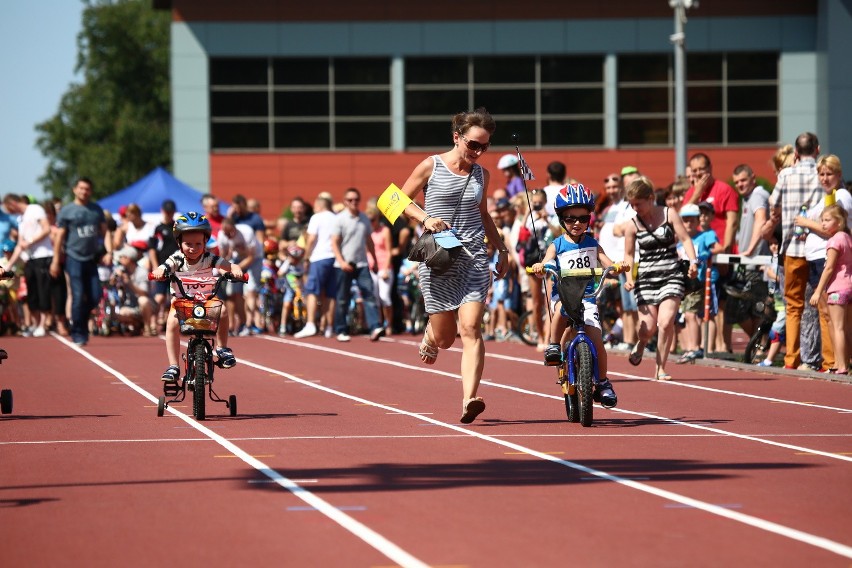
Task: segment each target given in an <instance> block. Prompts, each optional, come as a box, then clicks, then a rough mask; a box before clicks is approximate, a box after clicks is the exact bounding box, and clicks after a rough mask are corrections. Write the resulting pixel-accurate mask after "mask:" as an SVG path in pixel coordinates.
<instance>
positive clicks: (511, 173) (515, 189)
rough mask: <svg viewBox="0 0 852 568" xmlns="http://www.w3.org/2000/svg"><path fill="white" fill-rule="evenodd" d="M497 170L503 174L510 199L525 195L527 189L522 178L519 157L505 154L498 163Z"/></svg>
mask: <svg viewBox="0 0 852 568" xmlns="http://www.w3.org/2000/svg"><path fill="white" fill-rule="evenodd" d="M497 169H498V170H500V171H501V172H503V176H504V177H505V180H506V183H505V186H504V187H505V189H506V195H507V196H508V197H514V196H515V195H518V194H519V193H523V192H524V189H525V185H524V178H523V177H521V166H520V164H518V157H517V156H516V155H514V154H504V155H502V156H500V160H499V161H498V162H497Z"/></svg>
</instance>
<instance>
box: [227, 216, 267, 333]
mask: <svg viewBox="0 0 852 568" xmlns="http://www.w3.org/2000/svg"><path fill="white" fill-rule="evenodd" d="M216 246H217V247H218V249H219V256H221V257H222V258H223V259H225V260H226V261H227V262H229V263H230V264H236V265H238V266H239V267H240V273H241V274H248V273H249V270H250V269H251V268H252V267H254V266H255V264H256V259H257V256H258V254H259V255H260V262H261V265H262V264H263V253H262V250H261V252H260V253H259V252H258V246H257V241H256V240H255V238H254V232H253V231H251V229H248V230H246V231H241V230H239V229H238V228H237V225H236V224H235V223H234V220H233V219H232V218H230V217H225V218H224V219H223V220H222V228H221V230H220V231H219V234H218V236H217V237H216ZM249 278H251V275H249ZM257 282H260V277H259V276H258V278H257ZM225 297H226V304H227V307H228V312H229V313H230V314H232V315H231V318H230V325H231V331H232V332H234V333H235V334H239V333H240V332H242V331H244V330H246V329H248V327H249V326H250V325H251V321H250V320H249V319H248V318H247V315H246V309H245V284H243V283H242V282H228V283H227V285H226V286H225Z"/></svg>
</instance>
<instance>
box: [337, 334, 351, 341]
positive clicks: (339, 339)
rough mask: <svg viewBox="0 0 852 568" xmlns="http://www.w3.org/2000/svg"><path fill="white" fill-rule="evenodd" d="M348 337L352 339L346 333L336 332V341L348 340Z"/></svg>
mask: <svg viewBox="0 0 852 568" xmlns="http://www.w3.org/2000/svg"><path fill="white" fill-rule="evenodd" d="M350 339H352V338H351V337H349V336H348V335H346V334H345V333H338V334H337V340H338V341H343V342H346V341H349V340H350Z"/></svg>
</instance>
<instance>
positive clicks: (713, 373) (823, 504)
mask: <svg viewBox="0 0 852 568" xmlns="http://www.w3.org/2000/svg"><path fill="white" fill-rule="evenodd" d="M232 346H233V347H234V351H235V353H236V355H237V357H238V359H239V361H240V363H239V364H238V366H237V367H235V368H233V369H231V370H228V371H219V372H218V373H217V375H216V383H215V387H216V390H217V391H218V393H219V394H220V395H221V396H222V397H223V398H227V395H228V394H231V393H234V394H236V395H237V396H238V400H239V405H238V408H239V413H240V414H239V416H237V417H235V418H231V417H229V416H227V410H226V409H225V407H224V405H220V404H214V403H208V412H209V414H210V418H209V419H208V420H206V421H204V422H202V423H198V422H196V421H194V420H193V419H191V418H187V416H186V413H191V403H190V402H187V403H184V404H185V405H184V406H178V407H172V410H173V411H174V413H172V412H170V411H167V412H166V415H165V416H164V417H162V418H158V417H157V416H156V408H155V404H156V402H155V401H156V397H157V396H159V395H160V394H161V384H160V381H159V375H160V373H161V372H162V370H163V368H164V367H165V348H164V345H163V342H162V340H161V339H156V338H150V339H149V338H93V339H92V341H91V342H90V343H89V345H88V346H87V347H85V348H84V349H78V348H76V347H75V346H73V345H71V344H69V343H68V342H66V341H64V340H62V339H60V338H56V337H53V338H50V337H49V338H45V339H21V338H4V343H3V344H2V345H0V347H3V348H5V349H6V350H7V351H8V352H9V359H8V360H7V361H5V362H4V363H3V364H2V368H0V387H2V388H11V389H12V390H13V392H14V400H15V406H14V412H13V414H11V415H4V416H3V417H2V418H0V563H2V565H3V566H4V567H12V566H57V565H74V566H116V565H121V566H152V565H155V564H165V565H180V566H190V567H191V566H239V565H251V564H257V565H276V566H365V567H373V566H394V565H404V566H423V565H429V566H454V567H462V566H471V567H472V566H488V567H498V566H507V567H517V566H562V565H574V566H723V565H727V566H802V565H805V566H820V567H822V566H849V564H850V558H852V531H850V527H852V522H850V521H852V440H851V439H850V436H852V414H850V413H852V385H849V384H842V383H831V382H827V381H821V380H808V379H802V378H797V377H790V376H772V375H768V374H758V373H754V372H748V371H742V370H735V369H725V368H714V367H705V366H688V367H677V366H674V365H673V366H672V368H671V369H670V371H671V372H672V374H673V375H674V376H675V380H674V381H672V382H670V383H660V382H655V381H649V380H646V379H645V378H644V377H647V376H650V373H651V371H652V369H653V362H652V361H645V362H643V363H642V365H641V366H640V367H639V368H634V367H631V366H629V365H628V363H627V360H626V358H624V357H621V356H613V357H610V368H611V373H610V376H611V378H612V379H613V381H614V382H615V384H616V387H617V390H618V395H619V406H618V408H617V409H614V410H604V409H602V408H600V407H596V409H595V424H594V426H593V427H592V428H582V427H581V426H580V425H578V424H569V423H567V422H566V420H565V409H564V404H563V401H562V396H561V392H560V391H559V389H558V387H557V386H556V385H555V384H554V380H555V374H554V371H553V370H552V369H548V368H545V367H543V366H542V365H541V364H540V362H539V358H538V355H537V354H536V353H534V352H533V351H532V350H531V349H530V348H528V347H525V346H521V345H515V344H488V346H487V351H488V354H487V359H486V367H485V379H484V381H483V385H482V387H481V389H480V393H479V394H480V395H482V396H484V397H485V399H486V401H487V403H488V408H487V409H486V412H485V413H484V414H483V415H482V416H481V417H480V419H478V420H477V421H476V422H475V423H474V424H472V425H470V426H461V425H460V424H459V423H458V418H459V416H460V414H461V386H460V384H459V380H458V375H457V373H458V367H459V360H460V353H459V351H458V350H452V351H442V352H441V354H440V356H439V358H438V362H437V364H436V365H435V366H433V367H427V366H424V365H422V364H420V362H419V359H418V358H417V356H416V353H417V351H416V343H415V342H414V341H412V340H410V339H409V338H408V337H405V338H401V337H399V338H397V337H395V338H392V339H391V340H383V341H381V342H380V343H378V344H373V343H370V342H369V341H367V339H366V338H362V337H358V338H355V339H353V341H352V342H351V343H349V344H340V343H337V342H336V341H333V340H326V339H321V338H317V339H312V340H307V341H301V342H299V341H292V340H282V339H278V338H240V339H235V340H234V341H233V343H232Z"/></svg>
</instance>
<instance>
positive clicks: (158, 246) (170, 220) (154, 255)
mask: <svg viewBox="0 0 852 568" xmlns="http://www.w3.org/2000/svg"><path fill="white" fill-rule="evenodd" d="M176 209H177V206H176V205H175V202H174V201H172V200H171V199H166V200H164V201H163V203H162V205H161V206H160V214H161V215H162V220H161V221H160V223H159V224H158V225H156V226H155V227H154V232H153V235H151V239H150V240H149V241H148V257H149V262H150V265H151V267H152V272H153V267H157V266H160V265H161V264H163V263H164V262H165V261H166V259H167V258H169V257H170V256H171V255H173V254H174V253H176V252H177V251H178V244H177V241H176V240H175V236H174V224H175V210H176ZM168 295H169V283H168V281H165V280H156V281H154V305H155V306H154V307H155V308H156V310H157V313H156V314H154V318H155V320H156V325H157V327H158V328H159V329H161V330H162V331H165V330H166V328H165V325H166V314H168V306H167V303H166V299H167V298H168Z"/></svg>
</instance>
